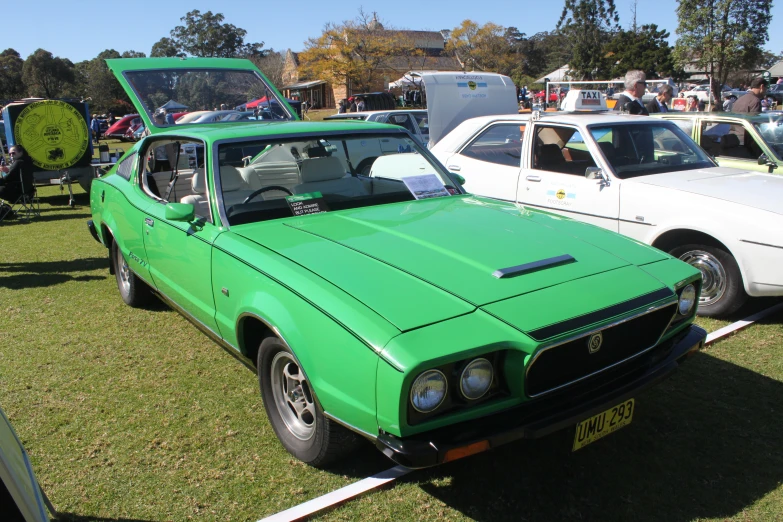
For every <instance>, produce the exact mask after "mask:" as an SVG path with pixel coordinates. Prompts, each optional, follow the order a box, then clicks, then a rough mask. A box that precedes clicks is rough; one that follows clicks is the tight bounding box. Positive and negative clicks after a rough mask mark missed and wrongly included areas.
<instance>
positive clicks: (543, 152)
mask: <svg viewBox="0 0 783 522" xmlns="http://www.w3.org/2000/svg"><path fill="white" fill-rule="evenodd" d="M564 163H565V158H564V157H563V152H562V151H561V150H560V146H559V145H558V144H557V143H548V144H546V145H541V149H540V152H539V156H538V168H540V169H544V170H558V169H557V166H558V165H563V164H564Z"/></svg>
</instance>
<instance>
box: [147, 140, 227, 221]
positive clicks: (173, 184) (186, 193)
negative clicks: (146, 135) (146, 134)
mask: <svg viewBox="0 0 783 522" xmlns="http://www.w3.org/2000/svg"><path fill="white" fill-rule="evenodd" d="M143 159H144V162H143V163H144V169H143V173H142V175H141V186H142V189H143V190H144V192H145V193H146V194H147V195H149V196H150V197H152V198H153V199H155V200H156V201H158V202H159V203H161V204H165V203H188V204H191V205H193V206H194V209H195V212H196V215H197V216H199V217H201V218H204V219H206V220H207V221H209V222H212V219H211V214H210V212H209V203H208V197H207V186H206V174H205V170H204V144H203V143H201V142H198V141H193V140H187V139H181V140H171V139H163V140H156V141H154V142H152V143H151V144H150V145H149V146H148V147H147V148H146V149H145V151H144V156H143ZM139 168H140V169H141V166H140V167H139Z"/></svg>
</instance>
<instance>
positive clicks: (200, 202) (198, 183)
mask: <svg viewBox="0 0 783 522" xmlns="http://www.w3.org/2000/svg"><path fill="white" fill-rule="evenodd" d="M190 187H191V190H192V191H193V193H192V194H190V195H188V196H185V197H183V198H182V199H181V200H180V203H186V204H189V205H193V207H194V208H195V210H196V215H197V216H202V217H207V216H208V215H209V204H208V202H207V197H206V194H207V178H206V175H205V174H204V169H196V172H195V173H194V174H193V177H192V178H191V181H190Z"/></svg>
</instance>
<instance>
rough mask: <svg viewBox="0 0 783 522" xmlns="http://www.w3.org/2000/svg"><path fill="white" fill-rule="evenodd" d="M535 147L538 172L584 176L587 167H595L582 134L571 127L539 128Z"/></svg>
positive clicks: (534, 162) (534, 155)
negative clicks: (545, 171)
mask: <svg viewBox="0 0 783 522" xmlns="http://www.w3.org/2000/svg"><path fill="white" fill-rule="evenodd" d="M534 147H535V148H534V151H533V168H534V169H537V170H548V171H550V172H560V173H562V174H574V175H577V176H584V174H585V169H586V168H587V167H595V161H594V160H593V156H592V154H590V151H589V150H588V149H587V144H586V143H585V142H584V139H583V138H582V136H581V134H580V133H579V131H577V130H576V129H573V128H570V127H547V126H538V127H537V129H536V137H535V140H534Z"/></svg>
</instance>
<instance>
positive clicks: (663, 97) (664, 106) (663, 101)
mask: <svg viewBox="0 0 783 522" xmlns="http://www.w3.org/2000/svg"><path fill="white" fill-rule="evenodd" d="M673 95H674V89H672V86H671V85H668V84H663V85H661V86H660V87H658V95H657V96H656V97H655V99H654V100H652V101H650V103H648V104H647V110H648V111H649V112H650V114H652V113H653V112H669V102H671V101H672V96H673Z"/></svg>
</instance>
